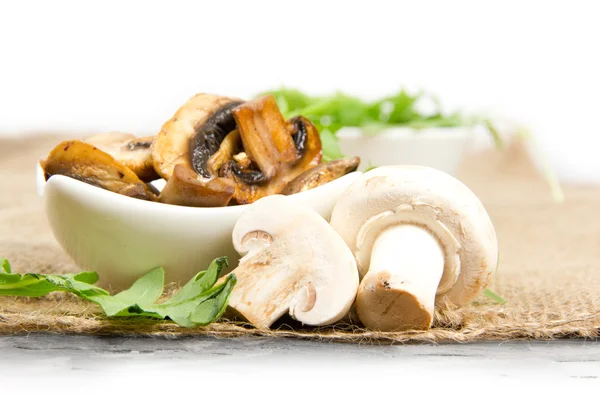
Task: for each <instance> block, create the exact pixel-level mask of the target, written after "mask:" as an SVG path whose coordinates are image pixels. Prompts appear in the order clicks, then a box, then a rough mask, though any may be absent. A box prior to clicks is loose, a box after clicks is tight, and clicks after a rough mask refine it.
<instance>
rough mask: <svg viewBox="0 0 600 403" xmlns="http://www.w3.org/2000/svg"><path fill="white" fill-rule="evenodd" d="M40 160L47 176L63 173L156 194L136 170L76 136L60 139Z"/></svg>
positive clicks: (128, 191)
mask: <svg viewBox="0 0 600 403" xmlns="http://www.w3.org/2000/svg"><path fill="white" fill-rule="evenodd" d="M42 164H43V168H44V173H45V175H46V177H47V178H49V177H50V176H52V175H64V176H68V177H71V178H74V179H77V180H80V181H82V182H85V183H89V184H90V185H94V186H97V187H101V188H103V189H106V190H110V191H111V192H115V193H120V194H122V195H125V196H130V197H135V198H137V199H142V200H155V198H156V196H155V195H154V193H152V191H151V189H150V188H149V187H148V185H146V184H145V183H144V182H142V181H141V180H140V179H139V178H138V177H137V175H136V174H135V172H133V171H132V170H131V169H129V168H128V167H126V166H125V165H123V164H121V163H119V162H118V161H117V160H115V159H114V158H113V156H112V155H110V154H108V153H105V152H104V151H102V150H100V149H99V148H97V147H95V146H93V145H91V144H88V143H84V142H82V141H79V140H71V141H64V142H62V143H60V144H59V145H57V146H56V147H54V149H52V151H50V153H49V154H48V157H46V158H45V160H44V161H43V162H42Z"/></svg>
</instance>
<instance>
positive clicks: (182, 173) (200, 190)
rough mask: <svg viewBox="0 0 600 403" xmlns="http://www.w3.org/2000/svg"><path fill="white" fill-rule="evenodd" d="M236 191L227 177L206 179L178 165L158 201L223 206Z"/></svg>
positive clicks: (200, 205) (185, 204)
mask: <svg viewBox="0 0 600 403" xmlns="http://www.w3.org/2000/svg"><path fill="white" fill-rule="evenodd" d="M234 191H235V187H234V183H233V182H232V181H231V180H229V179H226V178H212V179H206V178H203V177H202V176H200V175H198V174H197V173H196V172H195V171H193V170H192V169H191V168H189V167H187V166H185V165H176V166H175V169H174V170H173V175H171V177H170V178H169V180H168V181H167V184H166V185H165V187H164V188H163V190H162V192H160V196H159V198H158V201H160V202H162V203H168V204H178V205H180V206H191V207H223V206H227V205H228V204H229V201H230V200H231V198H232V197H233V193H234Z"/></svg>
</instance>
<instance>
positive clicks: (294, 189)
mask: <svg viewBox="0 0 600 403" xmlns="http://www.w3.org/2000/svg"><path fill="white" fill-rule="evenodd" d="M359 165H360V158H359V157H354V158H347V159H341V160H335V161H329V162H326V163H323V164H320V165H317V166H316V167H314V168H312V169H309V170H308V171H305V172H303V173H302V174H300V176H298V177H297V178H296V179H294V180H293V181H291V182H290V183H288V185H287V186H286V187H285V189H283V191H282V192H281V194H284V195H290V194H294V193H300V192H304V191H306V190H309V189H313V188H316V187H317V186H321V185H324V184H326V183H328V182H331V181H332V180H335V179H337V178H339V177H342V176H344V175H346V174H347V173H350V172H354V171H356V169H357V168H358V166H359Z"/></svg>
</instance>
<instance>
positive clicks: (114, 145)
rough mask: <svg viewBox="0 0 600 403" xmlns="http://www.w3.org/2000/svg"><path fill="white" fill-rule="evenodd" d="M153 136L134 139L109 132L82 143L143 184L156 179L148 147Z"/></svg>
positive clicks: (127, 135) (124, 134)
mask: <svg viewBox="0 0 600 403" xmlns="http://www.w3.org/2000/svg"><path fill="white" fill-rule="evenodd" d="M153 140H154V136H149V137H139V138H138V137H135V136H134V135H133V134H130V133H120V132H109V133H103V134H97V135H95V136H91V137H88V138H86V139H84V140H83V141H84V142H86V143H88V144H91V145H93V146H95V147H98V148H99V149H101V150H102V151H104V152H105V153H108V154H110V155H112V156H113V158H114V159H115V160H117V161H118V162H120V163H121V164H123V165H125V166H126V167H127V168H129V169H131V170H132V171H133V172H135V174H136V175H137V176H138V177H139V178H140V179H141V180H143V181H144V182H150V181H153V180H155V179H158V175H157V174H156V172H155V171H154V167H153V166H152V152H151V150H150V147H151V146H152V141H153Z"/></svg>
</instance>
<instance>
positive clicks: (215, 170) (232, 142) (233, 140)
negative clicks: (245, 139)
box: [207, 130, 241, 176]
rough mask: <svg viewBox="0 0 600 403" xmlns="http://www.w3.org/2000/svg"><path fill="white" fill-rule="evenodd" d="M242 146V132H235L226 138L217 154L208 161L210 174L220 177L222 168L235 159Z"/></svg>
mask: <svg viewBox="0 0 600 403" xmlns="http://www.w3.org/2000/svg"><path fill="white" fill-rule="evenodd" d="M240 146H241V140H240V132H239V131H238V130H234V131H232V132H231V133H229V134H228V135H227V136H225V138H224V139H223V141H222V142H221V145H220V146H219V149H218V150H217V152H215V153H214V154H213V155H211V157H210V158H209V159H208V162H207V169H208V172H209V173H210V174H211V175H212V176H218V175H219V170H220V169H221V167H222V166H223V165H224V164H225V163H226V162H228V161H230V160H231V159H232V158H234V157H235V154H236V153H237V152H238V150H239V149H240Z"/></svg>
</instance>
